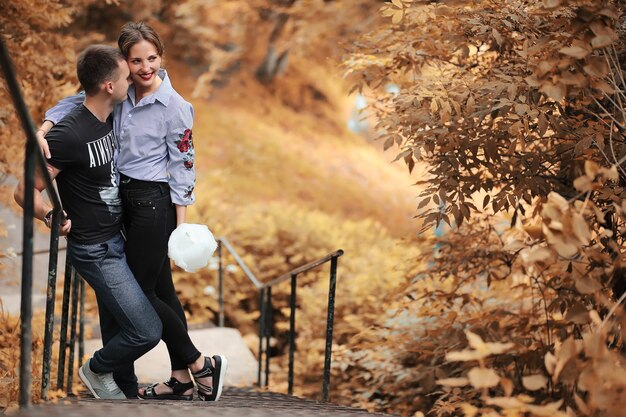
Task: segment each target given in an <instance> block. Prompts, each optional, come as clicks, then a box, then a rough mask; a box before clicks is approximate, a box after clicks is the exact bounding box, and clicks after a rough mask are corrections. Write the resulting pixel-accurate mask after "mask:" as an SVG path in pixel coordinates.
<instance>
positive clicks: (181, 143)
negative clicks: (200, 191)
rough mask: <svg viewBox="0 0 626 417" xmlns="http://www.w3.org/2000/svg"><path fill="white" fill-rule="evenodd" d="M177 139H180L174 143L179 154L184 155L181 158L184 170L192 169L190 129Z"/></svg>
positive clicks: (192, 153)
mask: <svg viewBox="0 0 626 417" xmlns="http://www.w3.org/2000/svg"><path fill="white" fill-rule="evenodd" d="M179 137H180V139H179V140H177V141H176V142H175V143H176V146H177V147H178V150H179V151H180V152H181V153H184V154H185V155H184V156H183V164H184V165H185V168H187V169H188V170H190V169H192V168H193V156H194V152H193V139H192V133H191V129H185V131H184V132H183V133H182V134H181V135H179ZM192 191H193V190H192ZM189 195H191V192H189Z"/></svg>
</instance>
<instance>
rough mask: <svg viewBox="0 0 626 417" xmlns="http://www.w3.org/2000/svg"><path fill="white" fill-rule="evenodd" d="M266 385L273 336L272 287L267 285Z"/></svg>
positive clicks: (268, 379) (268, 376)
mask: <svg viewBox="0 0 626 417" xmlns="http://www.w3.org/2000/svg"><path fill="white" fill-rule="evenodd" d="M265 317H266V318H267V324H266V326H265V386H266V387H267V386H269V384H270V338H271V337H272V287H267V312H266V314H265Z"/></svg>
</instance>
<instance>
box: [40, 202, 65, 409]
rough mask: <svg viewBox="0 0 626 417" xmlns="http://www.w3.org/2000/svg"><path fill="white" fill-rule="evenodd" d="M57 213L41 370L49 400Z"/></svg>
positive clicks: (52, 228) (43, 392) (43, 391)
mask: <svg viewBox="0 0 626 417" xmlns="http://www.w3.org/2000/svg"><path fill="white" fill-rule="evenodd" d="M60 222H61V219H60V217H59V215H58V214H57V213H54V214H53V215H52V222H51V224H50V258H49V260H48V288H47V291H46V323H45V332H44V339H43V365H42V369H41V398H43V399H44V400H45V399H47V398H48V389H49V388H50V365H51V362H52V333H53V331H54V298H55V295H56V286H57V264H58V259H59V224H60Z"/></svg>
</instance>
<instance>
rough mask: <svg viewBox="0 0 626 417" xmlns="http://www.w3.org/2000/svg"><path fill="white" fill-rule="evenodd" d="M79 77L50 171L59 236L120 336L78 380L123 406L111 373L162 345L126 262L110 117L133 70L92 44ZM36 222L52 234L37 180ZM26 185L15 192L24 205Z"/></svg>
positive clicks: (53, 137)
mask: <svg viewBox="0 0 626 417" xmlns="http://www.w3.org/2000/svg"><path fill="white" fill-rule="evenodd" d="M77 74H78V79H79V81H80V83H81V84H82V87H83V89H84V90H85V101H84V102H83V104H81V105H79V106H78V107H76V108H75V109H74V110H73V111H71V112H70V113H69V114H68V115H67V116H66V117H65V118H63V120H61V121H60V122H59V123H57V124H56V125H55V126H54V127H53V128H52V129H51V130H50V132H49V133H48V134H47V135H46V140H47V141H48V145H49V147H50V151H51V153H52V157H51V158H50V159H48V172H49V173H50V176H51V177H52V178H53V179H55V178H56V181H57V186H58V189H59V194H60V197H61V201H62V203H63V205H64V209H65V211H66V212H67V215H68V220H67V221H66V222H65V223H64V224H62V225H61V230H60V233H61V234H64V235H67V236H68V243H67V256H69V257H70V260H71V262H72V265H73V266H74V268H76V270H77V271H78V273H79V274H80V275H81V276H82V277H83V278H84V279H85V280H86V281H87V282H88V283H89V285H91V286H92V288H93V289H94V290H95V293H96V297H97V299H98V306H99V309H100V311H103V310H104V311H108V312H109V316H112V317H114V319H115V321H116V325H117V326H118V330H119V331H118V332H117V333H116V334H114V335H112V336H111V337H108V338H107V340H104V347H103V348H102V349H100V350H98V351H97V352H95V353H94V355H93V357H92V358H91V359H89V360H88V361H87V362H86V363H85V364H84V365H83V366H82V367H81V368H80V369H79V375H80V378H81V380H82V381H83V382H84V383H85V385H86V386H87V388H89V390H90V391H91V393H92V394H93V395H94V397H96V398H103V399H104V398H105V399H125V398H126V396H125V395H124V393H123V392H122V391H121V390H120V388H119V387H118V385H117V384H116V383H115V380H114V379H113V375H112V372H113V371H114V370H117V369H120V368H124V367H128V366H129V365H130V364H132V363H133V362H134V361H135V360H136V359H138V358H139V357H140V356H142V355H143V354H145V353H146V352H148V351H149V350H150V349H152V348H153V347H154V346H156V344H157V343H158V342H159V340H160V339H161V331H162V325H161V321H160V320H159V318H158V316H157V314H156V312H155V310H154V308H153V307H152V305H151V304H150V302H149V301H148V299H147V298H146V296H145V295H144V293H143V291H142V290H141V288H140V287H139V284H138V283H137V281H136V280H135V278H134V277H133V274H132V273H131V271H130V269H129V267H128V264H127V263H126V257H125V255H124V241H123V238H122V235H121V224H122V206H121V200H120V198H119V193H118V184H117V182H118V180H117V174H116V172H115V166H114V156H115V154H116V152H117V149H116V148H117V146H116V141H115V138H114V135H113V124H112V115H111V113H112V111H113V108H114V106H115V105H116V104H117V103H119V102H121V101H122V100H124V99H125V98H126V94H127V91H128V86H129V83H130V81H129V69H128V64H127V63H126V60H125V59H124V56H123V55H122V54H121V52H120V51H119V50H117V49H115V48H112V47H109V46H105V45H94V46H90V47H89V48H87V49H86V50H85V51H83V52H82V53H81V54H80V56H79V58H78V63H77ZM35 188H36V189H37V191H39V192H35V217H37V218H38V219H41V220H43V221H44V222H45V223H46V225H47V226H48V227H50V219H51V216H52V210H51V207H50V206H49V205H48V204H47V203H45V202H44V200H43V198H42V195H41V192H42V191H43V190H44V188H45V182H44V181H43V178H42V177H41V175H40V173H38V174H37V176H36V179H35ZM23 196H24V186H23V183H20V184H19V185H18V187H17V189H16V190H15V200H16V201H17V202H18V204H20V205H23Z"/></svg>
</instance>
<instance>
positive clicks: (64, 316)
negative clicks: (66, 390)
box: [57, 254, 74, 389]
mask: <svg viewBox="0 0 626 417" xmlns="http://www.w3.org/2000/svg"><path fill="white" fill-rule="evenodd" d="M73 274H74V268H73V267H72V263H71V262H70V257H69V254H68V255H66V257H65V278H64V280H65V281H64V282H63V305H62V308H61V334H60V335H59V366H58V368H57V369H58V370H57V389H63V380H64V378H65V353H66V349H67V321H68V315H69V309H70V285H71V284H72V275H73Z"/></svg>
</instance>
